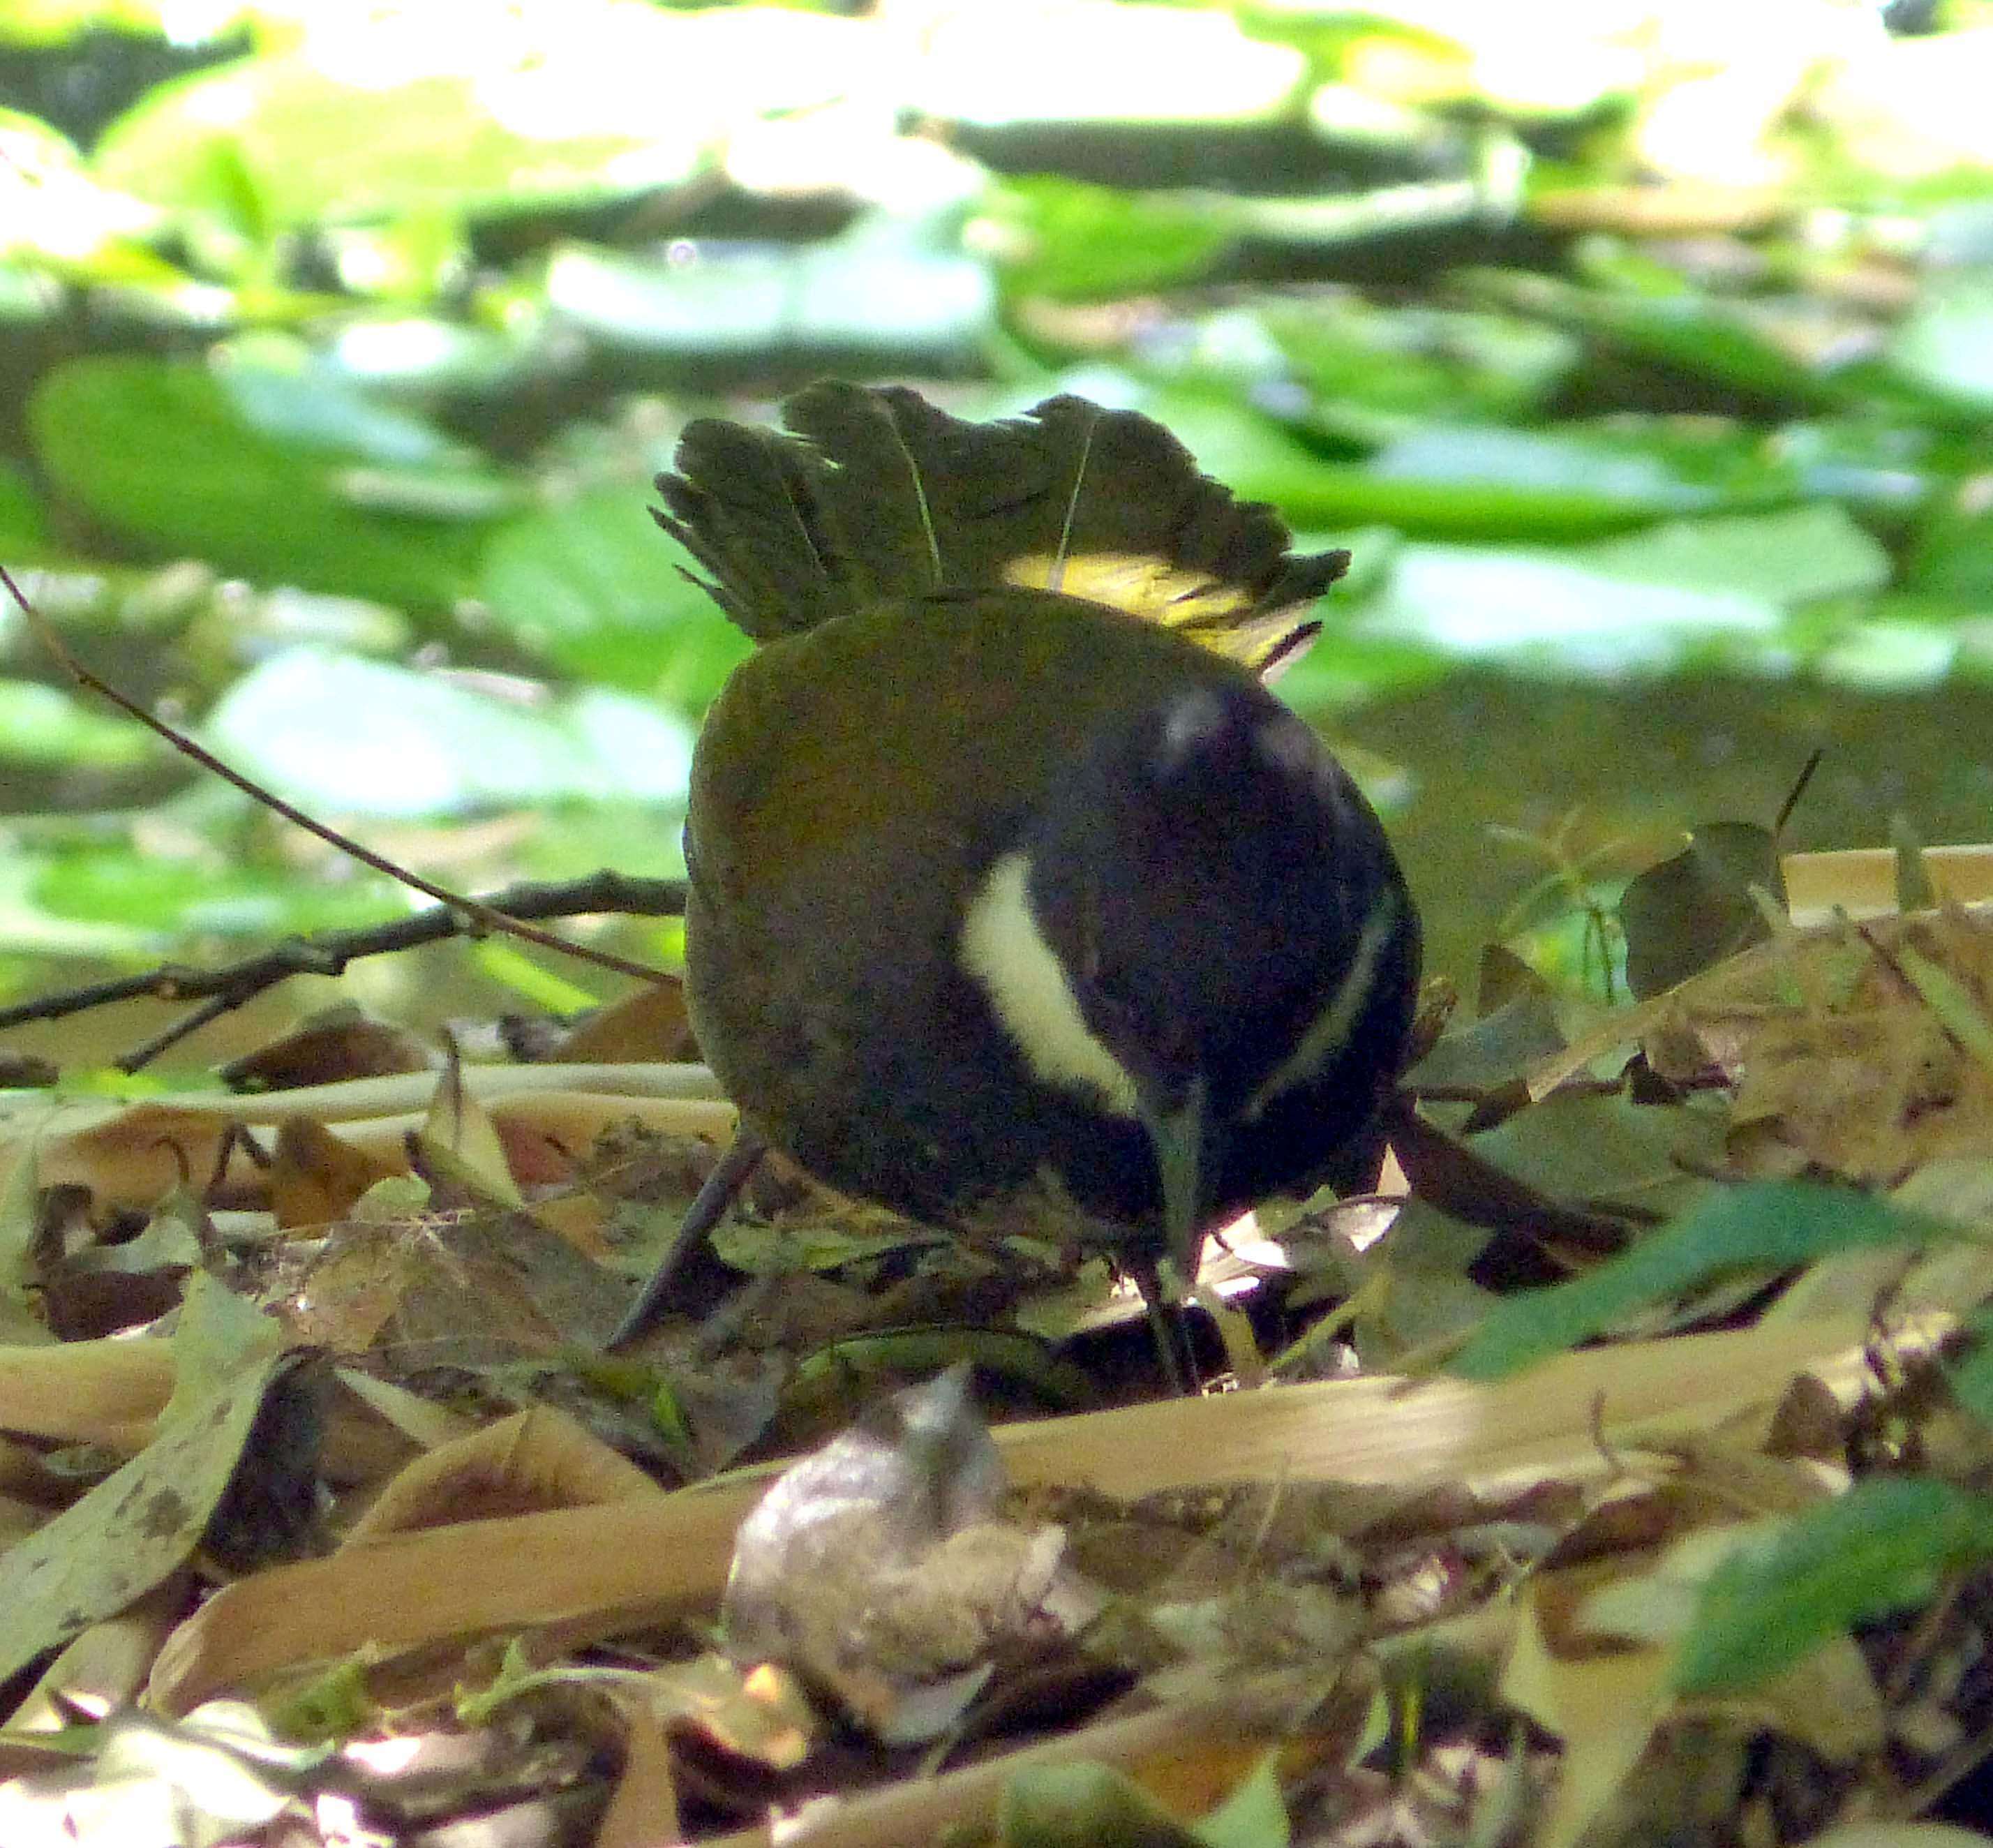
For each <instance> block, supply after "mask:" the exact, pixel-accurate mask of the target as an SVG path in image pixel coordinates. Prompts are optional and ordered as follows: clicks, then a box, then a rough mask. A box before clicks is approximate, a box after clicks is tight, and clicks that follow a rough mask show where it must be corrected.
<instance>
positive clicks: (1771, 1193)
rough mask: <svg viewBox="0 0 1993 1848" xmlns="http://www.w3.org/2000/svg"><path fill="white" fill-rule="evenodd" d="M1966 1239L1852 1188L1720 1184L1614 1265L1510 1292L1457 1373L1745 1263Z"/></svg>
mask: <svg viewBox="0 0 1993 1848" xmlns="http://www.w3.org/2000/svg"><path fill="white" fill-rule="evenodd" d="M1523 1114H1525V1115H1528V1114H1533V1113H1530V1112H1524V1113H1523ZM1954 1237H1957V1231H1956V1230H1955V1229H1953V1228H1950V1227H1946V1226H1944V1225H1943V1224H1942V1223H1940V1222H1939V1221H1937V1220H1930V1219H1926V1218H1925V1217H1923V1216H1922V1215H1921V1214H1917V1213H1907V1212H1904V1211H1902V1210H1900V1209H1899V1208H1896V1207H1892V1206H1888V1205H1886V1204H1885V1203H1883V1202H1882V1201H1881V1200H1878V1199H1875V1198H1873V1197H1872V1196H1869V1195H1868V1194H1865V1193H1855V1192H1853V1191H1851V1190H1850V1189H1845V1188H1838V1187H1824V1186H1818V1185H1816V1184H1814V1183H1810V1182H1800V1181H1789V1182H1773V1181H1759V1182H1748V1183H1746V1184H1745V1185H1744V1186H1738V1187H1724V1188H1718V1189H1714V1190H1713V1191H1711V1193H1709V1194H1708V1196H1706V1197H1705V1198H1704V1199H1703V1200H1702V1201H1701V1203H1698V1204H1697V1206H1694V1207H1693V1208H1691V1209H1690V1211H1689V1212H1688V1213H1687V1214H1685V1215H1684V1217H1682V1218H1680V1219H1679V1220H1675V1221H1674V1222H1673V1223H1672V1224H1670V1225H1668V1226H1666V1227H1663V1228H1662V1229H1661V1230H1660V1231H1658V1232H1655V1233H1653V1234H1649V1236H1648V1237H1646V1238H1644V1239H1643V1240H1642V1241H1640V1243H1639V1244H1637V1245H1636V1246H1634V1247H1633V1248H1632V1250H1631V1251H1627V1252H1626V1253H1625V1254H1623V1255H1622V1256H1620V1257H1619V1258H1614V1259H1613V1260H1612V1261H1611V1262H1610V1263H1608V1264H1603V1265H1600V1266H1599V1267H1598V1268H1597V1269H1596V1270H1594V1271H1588V1272H1586V1273H1585V1275H1583V1276H1581V1277H1578V1278H1573V1279H1572V1280H1571V1282H1569V1283H1561V1284H1557V1285H1554V1286H1552V1287H1551V1288H1548V1289H1542V1290H1532V1291H1530V1292H1528V1293H1527V1294H1526V1295H1520V1296H1513V1297H1510V1298H1509V1299H1508V1300H1506V1302H1503V1303H1502V1305H1501V1306H1499V1308H1497V1309H1496V1310H1495V1311H1494V1312H1492V1314H1490V1315H1489V1318H1488V1319H1487V1320H1486V1321H1485V1323H1482V1326H1481V1327H1480V1328H1479V1330H1477V1331H1476V1332H1475V1335H1474V1336H1473V1338H1472V1340H1470V1341H1469V1342H1468V1343H1467V1345H1466V1346H1465V1347H1464V1348H1463V1349H1462V1350H1461V1351H1460V1353H1458V1354H1457V1355H1456V1356H1455V1357H1454V1360H1453V1362H1452V1364H1451V1369H1450V1371H1452V1372H1454V1373H1456V1374H1459V1375H1460V1376H1461V1377H1462V1378H1464V1379H1470V1380H1493V1379H1499V1378H1502V1377H1503V1376H1505V1375H1506V1374H1511V1373H1515V1372H1518V1371H1520V1370H1521V1369H1522V1368H1523V1367H1526V1366H1528V1365H1530V1363H1531V1362H1533V1361H1536V1360H1543V1359H1545V1358H1546V1357H1548V1356H1550V1355H1551V1354H1554V1353H1561V1352H1562V1351H1563V1350H1564V1349H1566V1348H1567V1347H1575V1346H1576V1345H1577V1344H1578V1343H1579V1342H1581V1341H1584V1340H1588V1339H1590V1338H1591V1336H1594V1335H1597V1334H1599V1333H1603V1332H1604V1331H1605V1330H1606V1329H1608V1328H1609V1327H1611V1326H1612V1324H1613V1323H1615V1322H1618V1321H1620V1320H1622V1319H1624V1318H1626V1316H1631V1315H1632V1314H1634V1313H1635V1312H1636V1311H1638V1310H1640V1309H1646V1308H1647V1307H1648V1306H1650V1305H1652V1304H1655V1303H1658V1302H1666V1301H1668V1300H1670V1299H1673V1297H1675V1296H1677V1295H1680V1293H1681V1292H1683V1291H1684V1290H1687V1289H1689V1288H1692V1287H1694V1285H1698V1284H1701V1283H1702V1282H1705V1281H1707V1280H1708V1279H1710V1278H1714V1277H1718V1276H1721V1275H1724V1274H1725V1273H1726V1272H1728V1271H1735V1270H1737V1269H1739V1268H1742V1267H1745V1266H1752V1265H1762V1266H1764V1267H1766V1268H1769V1269H1774V1270H1784V1269H1787V1268H1791V1267H1792V1266H1794V1265H1803V1264H1810V1263H1812V1262H1813V1261H1814V1260H1815V1259H1817V1258H1825V1257H1828V1256H1831V1254H1834V1253H1835V1252H1837V1251H1852V1250H1858V1249H1861V1248H1863V1247H1868V1246H1872V1245H1885V1244H1896V1243H1902V1244H1920V1243H1924V1242H1927V1241H1935V1240H1938V1239H1944V1238H1954Z"/></svg>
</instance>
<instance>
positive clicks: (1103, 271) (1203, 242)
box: [983, 173, 1232, 302]
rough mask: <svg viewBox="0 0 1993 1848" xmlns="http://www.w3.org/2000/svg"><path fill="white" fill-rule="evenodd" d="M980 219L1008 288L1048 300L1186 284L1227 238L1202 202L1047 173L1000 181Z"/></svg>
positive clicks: (1219, 215)
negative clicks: (998, 238) (993, 233)
mask: <svg viewBox="0 0 1993 1848" xmlns="http://www.w3.org/2000/svg"><path fill="white" fill-rule="evenodd" d="M983 214H984V215H985V216H986V217H988V218H990V220H992V221H993V223H994V224H996V226H997V227H998V228H1000V231H1001V233H1002V235H1003V243H1002V246H1001V248H1003V252H1004V253H1005V254H1004V255H1003V257H1002V258H1000V264H999V273H1000V275H1001V276H1002V278H1003V286H1004V287H1005V289H1007V290H1009V291H1010V293H1013V294H1015V295H1021V296H1050V297H1051V298H1052V299H1054V300H1055V301H1066V302H1085V301H1100V300H1104V299H1109V298H1111V297H1113V296H1118V295H1133V294H1137V293H1141V292H1142V291H1143V290H1146V289H1161V288H1165V287H1167V286H1170V285H1171V284H1175V283H1183V282H1190V281H1191V280H1193V279H1195V278H1196V277H1198V276H1199V275H1202V274H1203V273H1204V272H1205V270H1206V269H1208V268H1209V267H1210V265H1211V264H1212V261H1213V260H1214V259H1215V258H1216V257H1217V256H1218V255H1219V253H1220V252H1222V251H1223V250H1224V249H1225V248H1226V245H1228V244H1229V243H1230V242H1231V241H1232V225H1231V222H1230V221H1229V218H1228V217H1227V216H1226V214H1224V213H1223V212H1222V211H1220V210H1218V209H1216V208H1215V206H1214V204H1213V203H1212V199H1211V198H1210V197H1208V196H1205V195H1191V194H1188V193H1133V192H1123V191H1122V190H1119V189H1117V188H1116V187H1105V186H1089V185H1087V184H1085V183H1083V182H1082V181H1080V180H1065V179H1061V178H1060V177H1058V176H1057V175H1055V174H1048V173H1034V174H1027V175H1024V176H1020V177H1018V178H1016V179H1011V180H1004V181H1003V182H1001V183H999V184H998V185H997V187H995V188H994V190H993V191H992V192H991V193H990V196H989V197H987V198H986V199H985V200H984V201H983Z"/></svg>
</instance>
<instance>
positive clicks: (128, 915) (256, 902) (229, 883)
mask: <svg viewBox="0 0 1993 1848" xmlns="http://www.w3.org/2000/svg"><path fill="white" fill-rule="evenodd" d="M30 891H31V892H32V897H33V899H34V902H36V904H37V905H40V906H41V907H42V908H43V909H44V910H46V912H49V913H50V915H52V916H54V917H58V918H70V919H77V920H80V921H83V922H93V921H94V922H104V923H107V924H111V923H115V924H126V925H131V926H137V927H139V928H141V929H147V930H151V931H153V932H156V933H158V934H159V936H160V937H162V938H165V937H168V936H190V935H198V936H223V937H231V938H237V939H262V940H265V941H267V940H268V939H270V938H272V937H275V936H283V935H285V934H286V933H289V932H293V931H316V930H339V929H347V928H349V927H351V926H357V925H364V924H373V923H378V922H381V920H382V919H387V918H391V917H393V916H395V915H396V913H397V912H398V910H400V909H402V907H401V904H400V902H399V901H398V898H397V895H396V892H395V890H394V888H389V887H388V886H387V885H385V883H384V882H383V881H379V880H377V879H374V878H372V877H371V876H369V877H368V878H366V879H364V880H361V881H353V882H351V883H348V884H343V885H330V886H328V885H314V884H312V883H310V882H309V881H306V880H304V879H303V878H299V874H298V872H297V870H296V868H294V867H275V866H272V867H264V868H257V867H248V866H235V867H231V868H227V870H225V871H223V870H219V869H217V868H216V867H215V866H214V865H212V864H202V863H200V862H198V861H191V860H166V859H162V858H161V857H159V855H158V854H142V853H138V852H137V851H135V850H132V849H131V848H128V847H94V848H91V849H89V850H76V851H71V852H68V853H63V854H57V855H55V856H53V857H51V858H50V860H49V861H46V863H45V864H43V867H42V869H41V871H39V874H38V875H37V876H36V878H35V879H34V881H33V882H32V886H31V888H30Z"/></svg>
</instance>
